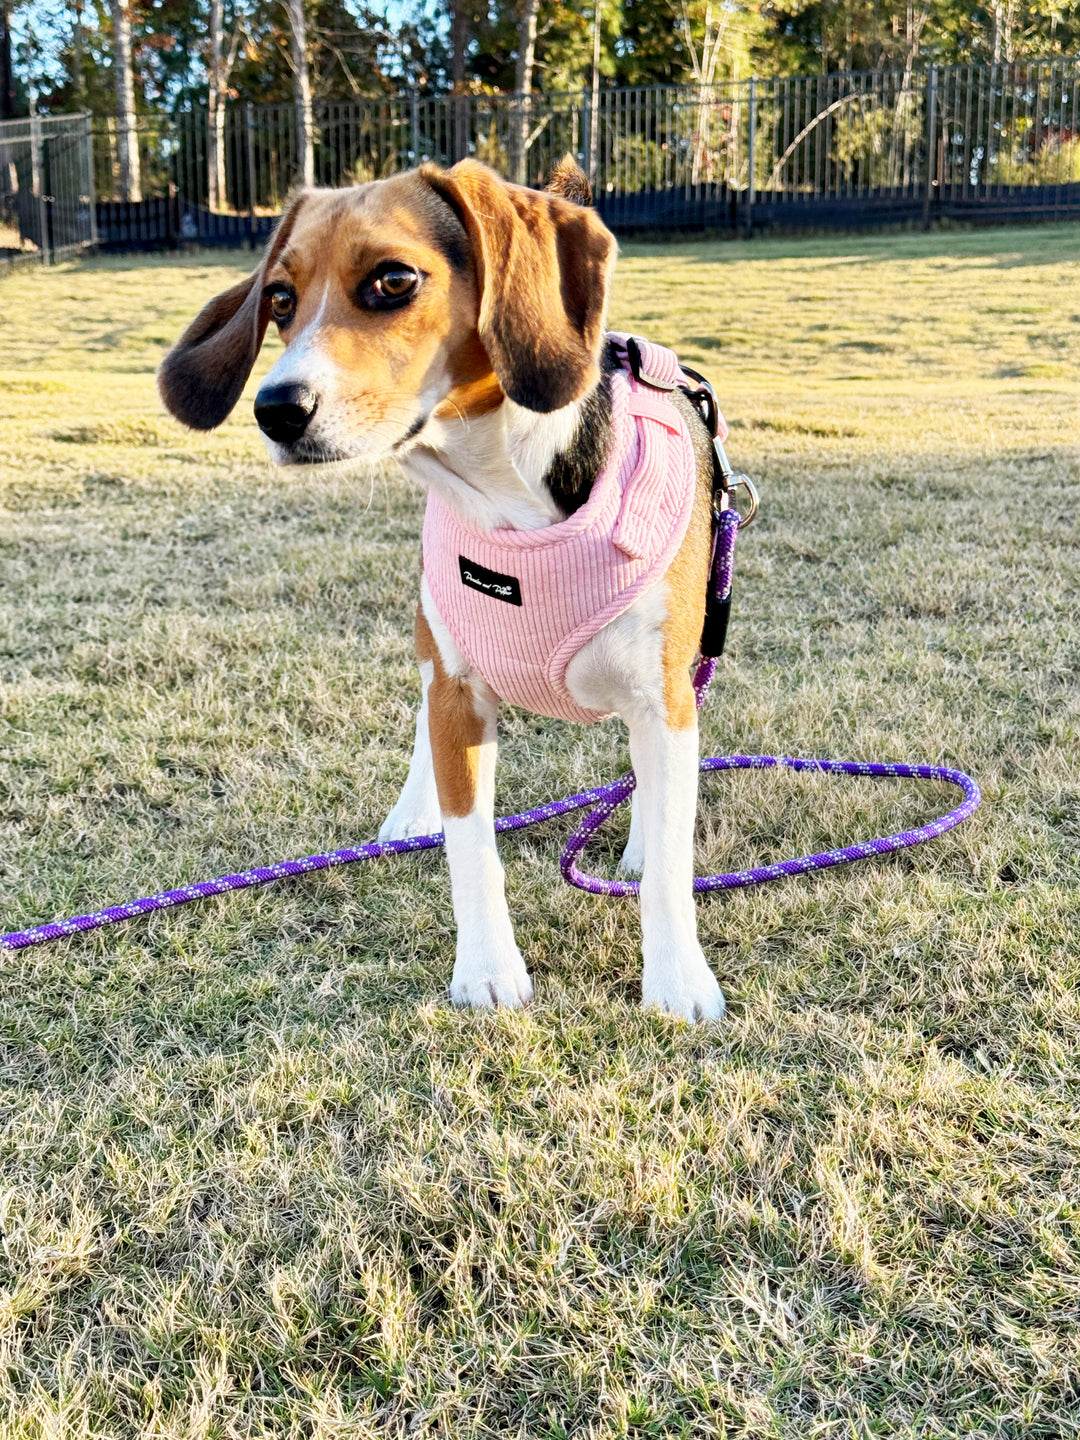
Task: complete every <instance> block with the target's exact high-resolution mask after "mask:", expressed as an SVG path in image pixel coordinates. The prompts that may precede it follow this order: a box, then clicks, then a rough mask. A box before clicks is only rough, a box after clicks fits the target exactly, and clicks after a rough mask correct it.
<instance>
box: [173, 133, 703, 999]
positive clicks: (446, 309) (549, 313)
mask: <svg viewBox="0 0 1080 1440" xmlns="http://www.w3.org/2000/svg"><path fill="white" fill-rule="evenodd" d="M589 199H590V196H589V192H588V184H587V181H586V180H585V177H584V175H583V174H582V173H581V172H580V170H578V169H577V167H576V165H574V164H573V162H572V161H569V160H568V161H566V162H563V163H562V165H561V166H559V167H557V168H556V172H555V175H554V179H553V183H552V185H551V187H550V188H549V189H548V190H547V191H533V190H529V189H525V188H523V187H519V186H516V185H511V184H508V183H507V182H505V181H503V180H502V179H500V178H499V177H498V176H497V175H496V174H494V172H492V171H491V170H489V169H487V168H486V167H485V166H483V165H481V164H479V163H478V162H477V161H474V160H464V161H462V162H461V163H460V164H457V165H455V166H454V167H453V168H452V169H449V170H443V169H440V168H438V167H435V166H432V165H423V166H421V167H420V168H419V169H417V170H411V171H408V172H406V173H404V174H399V175H395V176H393V177H392V178H390V179H386V180H377V181H373V182H371V183H369V184H364V185H359V186H356V187H353V188H350V189H342V190H304V191H300V192H299V193H297V194H295V195H294V196H293V197H292V198H291V199H290V201H289V203H288V205H287V207H286V209H285V213H284V215H283V216H282V219H281V221H280V223H279V225H278V227H277V229H276V231H275V233H274V235H273V237H272V239H271V240H270V242H269V245H268V248H267V250H266V253H265V255H264V257H263V260H262V263H261V264H260V265H259V267H258V269H257V270H256V271H255V272H254V274H252V275H251V276H249V277H248V278H247V279H246V280H243V281H242V282H241V283H240V284H238V285H235V286H233V287H232V289H230V290H227V291H225V293H224V294H222V295H219V296H217V297H216V298H215V299H213V300H211V301H210V303H209V304H208V305H207V306H206V307H205V308H204V309H203V311H202V312H201V313H200V314H199V316H198V317H197V318H196V319H195V320H194V321H193V323H192V324H191V325H190V326H189V328H188V329H187V331H186V332H185V333H184V335H183V336H182V338H181V339H180V340H179V342H178V343H177V344H176V346H175V347H174V348H173V349H172V351H171V352H170V353H169V355H168V356H167V358H166V359H165V361H164V363H163V365H162V367H161V371H160V374H159V384H160V389H161V394H162V397H163V399H164V401H165V404H166V405H167V407H168V408H169V410H170V411H171V412H172V413H173V415H175V416H176V417H177V418H178V419H179V420H181V421H182V422H183V423H184V424H186V425H188V426H191V427H193V428H195V429H199V430H208V429H212V428H213V427H215V426H217V425H220V424H221V423H222V421H223V420H224V419H225V418H226V416H227V415H228V414H229V412H230V411H231V410H232V408H233V406H234V405H235V404H236V401H237V400H238V399H239V397H240V393H241V391H242V389H243V387H244V384H245V382H246V380H247V378H248V376H249V374H250V371H251V368H252V366H253V364H254V362H255V358H256V355H257V354H258V351H259V347H260V345H261V343H262V340H263V336H264V335H265V332H266V328H267V326H268V325H269V324H270V323H271V322H273V323H274V324H275V325H276V326H277V327H278V330H279V332H280V335H281V337H282V339H283V341H284V342H285V349H284V352H283V353H282V355H281V357H280V359H279V360H278V361H277V363H276V364H275V365H274V367H273V369H272V370H271V371H270V372H269V374H268V375H267V377H266V379H265V380H264V381H263V383H262V385H261V386H260V388H259V392H258V396H257V398H256V401H255V418H256V420H257V422H258V424H259V426H260V428H261V430H262V431H263V434H264V436H265V439H266V444H267V448H268V450H269V452H270V455H271V457H272V458H273V460H274V461H275V462H276V463H278V464H282V465H298V464H318V463H320V462H323V461H331V460H334V461H340V460H353V459H355V460H362V461H366V462H369V463H377V462H380V461H384V460H386V459H389V458H390V457H393V458H394V459H396V460H397V461H398V462H399V463H400V465H401V466H402V468H403V469H404V470H405V472H406V474H407V475H409V476H411V477H413V478H414V479H415V480H416V481H418V482H419V483H420V484H422V485H423V486H425V487H427V489H428V491H429V494H430V496H431V497H433V498H432V499H429V515H430V513H431V511H430V507H431V505H432V504H433V503H434V501H435V500H437V501H438V502H439V504H440V505H441V506H442V507H444V510H445V513H446V514H447V515H448V516H452V517H453V518H454V521H455V523H458V524H460V525H462V526H465V527H467V528H468V532H469V533H470V534H472V535H474V536H480V537H483V536H491V537H496V538H497V537H499V536H502V537H506V536H507V533H508V532H523V533H525V532H534V531H542V530H544V529H546V528H547V527H553V526H558V525H565V524H567V523H568V522H572V521H573V517H575V516H576V515H578V514H579V512H583V507H585V506H587V504H588V502H589V498H590V495H591V493H592V490H593V485H594V482H595V481H596V480H597V477H598V475H599V474H600V472H601V470H602V469H603V467H604V465H605V457H606V455H607V451H608V448H609V446H610V444H611V443H612V424H613V420H612V393H613V364H612V360H611V353H610V346H609V342H608V338H607V336H606V335H605V328H604V318H605V310H606V305H607V298H608V288H609V284H610V281H611V274H612V268H613V265H614V261H615V254H616V244H615V240H614V237H613V236H612V235H611V233H610V232H609V231H608V230H607V229H606V228H605V226H604V225H603V223H602V222H601V221H600V219H599V217H598V216H597V215H596V213H595V211H594V210H592V209H591V208H589V205H588V203H587V202H588V201H589ZM579 202H585V203H579ZM652 403H653V406H654V409H655V408H656V407H660V410H658V411H657V414H658V415H659V419H660V420H661V421H663V420H664V416H665V415H666V416H667V417H668V423H669V425H671V426H672V427H673V429H679V427H680V426H681V431H680V433H681V434H682V435H683V436H684V437H685V439H686V440H687V442H688V443H689V445H690V447H691V450H692V454H691V470H692V475H691V479H690V482H689V487H686V486H684V489H687V488H688V489H689V492H690V493H689V494H688V499H687V509H688V512H689V518H688V520H685V531H684V533H682V536H681V539H680V540H679V541H678V543H677V545H676V547H675V549H674V551H673V553H672V554H671V555H670V557H669V558H668V559H666V560H665V562H664V568H663V571H662V573H660V574H658V575H657V576H655V577H654V578H653V579H651V580H650V581H649V583H648V584H647V585H645V586H644V588H643V589H641V591H640V593H638V594H636V596H635V598H634V600H633V603H632V604H630V605H629V606H628V608H625V609H623V610H622V612H621V613H619V614H618V615H617V616H616V617H615V618H613V619H612V620H611V621H610V623H605V624H604V625H603V626H602V628H600V629H599V631H598V632H597V633H596V634H594V635H592V636H591V638H589V639H588V640H587V641H586V642H585V643H584V644H583V645H582V646H581V647H580V648H578V649H577V650H576V653H574V654H573V655H572V656H571V657H570V658H569V660H568V662H567V663H566V666H565V673H564V677H563V682H562V683H563V687H564V690H565V693H566V695H567V696H568V697H569V700H568V703H570V704H571V705H572V706H576V707H578V708H580V710H581V711H582V712H583V713H585V714H586V715H587V716H588V718H592V716H594V715H602V714H608V713H615V714H618V715H619V716H621V717H622V719H623V720H624V721H625V723H626V725H627V727H628V730H629V740H630V754H631V758H632V762H633V766H634V770H635V772H636V775H637V790H636V792H635V795H634V805H633V810H632V815H631V826H630V838H629V843H628V845H627V847H626V852H625V854H624V856H623V862H622V863H623V868H624V869H625V870H627V871H630V872H640V873H641V876H642V879H641V926H642V948H643V959H644V968H643V976H642V1000H643V1003H644V1004H645V1005H646V1006H651V1007H656V1008H658V1009H660V1010H662V1011H666V1012H668V1013H670V1014H672V1015H676V1016H681V1017H683V1018H684V1019H686V1020H690V1021H695V1020H698V1021H700V1020H712V1019H715V1018H717V1017H718V1016H720V1015H721V1014H722V1013H723V1009H724V998H723V994H722V992H721V990H720V987H719V985H718V984H717V982H716V979H715V977H714V976H713V974H712V972H711V970H710V969H709V966H708V963H707V962H706V959H705V956H704V954H703V952H702V949H701V946H700V944H699V943H698V938H697V926H696V915H695V907H694V899H693V891H692V886H693V839H694V821H695V814H696V808H697V784H698V732H697V710H696V706H695V700H694V693H693V690H692V687H691V683H690V673H689V668H690V665H691V662H692V661H693V659H694V657H695V654H696V652H697V649H698V643H699V640H700V637H701V632H702V619H703V614H704V608H705V595H706V585H707V578H708V572H709V566H710V557H711V543H712V515H711V498H712V479H713V462H712V449H711V445H710V440H709V436H708V434H707V432H706V429H705V426H704V424H703V423H702V422H701V419H700V417H699V416H698V414H697V412H696V410H695V408H694V406H693V405H692V404H691V403H690V401H689V400H688V399H687V398H686V396H685V395H683V394H682V392H681V391H678V390H675V391H672V392H671V394H670V395H664V396H662V397H660V396H656V397H655V398H654V399H653V402H652ZM669 407H670V408H669ZM661 411H662V413H661ZM654 418H655V417H654ZM645 518H646V520H647V519H648V517H647V516H646V517H645ZM646 528H647V527H646ZM552 533H555V532H552ZM464 565H465V557H464V556H462V566H463V567H464ZM427 568H428V569H429V570H430V568H431V567H430V566H429V567H427ZM474 568H475V567H474ZM469 573H470V578H471V579H472V580H473V581H475V580H476V577H477V574H480V582H481V583H486V582H484V581H483V574H481V573H480V572H479V571H477V572H476V573H473V572H472V571H470V572H469ZM484 573H486V572H484ZM499 578H500V577H496V580H498V579H499ZM462 581H463V583H464V584H469V583H470V581H469V580H468V579H466V577H465V572H464V569H463V573H462ZM488 588H489V589H490V588H491V587H488ZM498 588H499V587H496V589H498ZM505 588H506V587H505V586H504V587H502V589H505ZM511 588H512V587H511ZM507 599H509V600H511V602H512V601H513V596H512V594H511V595H510V596H507V595H506V594H503V593H501V591H500V593H499V594H497V595H496V597H495V599H494V600H492V601H491V603H492V605H497V604H498V602H499V601H500V600H507ZM504 609H506V610H507V613H509V609H508V608H507V607H504ZM415 639H416V650H417V656H418V659H419V666H420V675H421V680H422V685H423V699H422V702H421V706H420V712H419V715H418V718H417V723H416V743H415V749H414V752H413V756H412V761H411V764H410V766H409V772H408V778H407V779H406V781H405V785H404V788H403V789H402V791H401V795H400V798H399V799H398V801H397V804H396V805H395V806H394V808H393V810H392V811H391V812H390V814H389V816H388V817H387V819H386V822H385V823H384V825H383V827H382V829H381V831H380V833H379V838H380V840H384V841H385V840H388V839H400V838H405V837H407V836H412V835H421V834H429V833H432V832H434V831H437V830H439V829H441V830H442V831H443V832H444V835H445V839H446V853H447V859H448V862H449V866H450V875H451V884H452V890H453V905H454V915H455V919H456V923H457V948H456V959H455V963H454V969H453V977H452V979H451V983H450V994H451V998H452V999H453V1001H454V1002H455V1003H457V1004H460V1005H475V1006H481V1007H493V1006H510V1007H512V1006H519V1005H524V1004H526V1003H527V1002H528V1001H529V999H530V998H531V996H532V993H533V986H532V981H531V980H530V978H529V973H528V971H527V969H526V967H525V962H524V960H523V959H522V956H521V952H520V951H519V949H518V946H517V943H516V941H515V939H514V932H513V928H512V926H511V922H510V916H509V912H508V910H507V904H506V898H505V890H504V878H503V869H502V866H501V864H500V862H499V857H498V853H497V850H496V844H495V829H494V819H493V813H494V776H495V754H496V715H497V711H498V707H499V702H500V698H506V697H505V696H502V697H500V695H499V694H498V693H496V689H495V688H494V687H493V685H492V684H491V683H490V681H489V680H488V679H487V678H485V676H484V675H483V674H482V673H480V670H479V668H478V666H477V665H476V664H474V663H473V662H472V661H470V659H469V658H468V656H467V655H466V654H465V653H464V651H463V649H462V647H461V645H460V644H459V643H458V642H457V641H456V640H455V638H454V635H453V634H452V633H451V628H450V626H449V625H448V624H447V623H446V619H445V618H444V616H443V615H441V614H440V610H439V607H438V605H437V604H436V602H435V599H434V596H433V592H432V585H431V584H430V583H429V577H428V576H427V575H425V576H423V577H422V579H421V586H420V604H419V608H418V610H417V615H416V629H415ZM548 713H551V712H548Z"/></svg>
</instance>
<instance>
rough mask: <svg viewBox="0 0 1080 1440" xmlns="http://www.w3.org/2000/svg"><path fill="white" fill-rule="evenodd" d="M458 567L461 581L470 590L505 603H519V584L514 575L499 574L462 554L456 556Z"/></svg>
mask: <svg viewBox="0 0 1080 1440" xmlns="http://www.w3.org/2000/svg"><path fill="white" fill-rule="evenodd" d="M458 567H459V568H460V570H461V583H462V584H463V585H467V586H468V587H469V589H470V590H479V591H480V593H481V595H491V596H492V597H493V598H494V599H495V600H504V601H505V602H506V604H507V605H520V604H521V584H520V582H519V581H518V579H517V577H516V576H514V575H500V574H499V573H498V572H497V571H495V570H488V569H487V568H486V567H485V566H483V565H478V564H477V563H476V561H475V560H466V558H465V556H464V555H459V556H458Z"/></svg>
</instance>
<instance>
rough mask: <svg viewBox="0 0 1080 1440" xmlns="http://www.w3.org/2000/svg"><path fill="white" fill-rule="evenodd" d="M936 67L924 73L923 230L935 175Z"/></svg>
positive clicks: (926, 220)
mask: <svg viewBox="0 0 1080 1440" xmlns="http://www.w3.org/2000/svg"><path fill="white" fill-rule="evenodd" d="M936 160H937V66H936V65H931V66H930V69H929V70H928V71H927V72H926V176H925V179H924V182H923V207H922V223H923V229H924V230H929V229H930V194H931V191H932V190H933V188H934V177H935V174H936V173H937V165H936Z"/></svg>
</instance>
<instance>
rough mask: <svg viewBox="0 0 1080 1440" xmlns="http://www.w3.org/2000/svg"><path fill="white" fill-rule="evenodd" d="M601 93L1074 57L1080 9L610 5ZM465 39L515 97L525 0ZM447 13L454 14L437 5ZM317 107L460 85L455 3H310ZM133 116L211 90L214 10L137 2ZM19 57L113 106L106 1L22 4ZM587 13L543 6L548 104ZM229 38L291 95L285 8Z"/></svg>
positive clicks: (606, 3) (569, 76)
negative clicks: (706, 62)
mask: <svg viewBox="0 0 1080 1440" xmlns="http://www.w3.org/2000/svg"><path fill="white" fill-rule="evenodd" d="M598 3H599V4H600V17H601V57H600V74H601V78H602V80H603V81H604V82H605V83H614V84H619V85H651V84H666V83H676V82H679V83H681V82H687V81H692V80H694V79H695V78H696V77H697V76H698V71H697V69H696V61H698V60H700V57H701V55H702V53H703V50H704V49H707V48H708V46H709V44H710V37H717V36H718V37H719V41H718V49H717V66H716V69H715V73H714V78H715V79H724V78H731V77H734V78H741V77H745V76H746V75H748V74H750V73H753V72H756V73H758V74H761V75H768V74H781V73H792V72H797V73H798V72H815V71H830V70H838V69H839V70H843V69H846V70H859V69H872V68H876V67H881V66H901V67H903V66H905V65H913V64H916V63H926V62H927V61H929V60H937V61H940V62H943V63H953V62H962V61H969V60H970V61H982V60H986V59H991V58H995V57H998V58H1015V59H1022V58H1024V57H1032V56H1043V55H1050V54H1068V53H1075V51H1076V50H1078V49H1080V0H1053V3H1047V0H983V3H974V4H971V3H967V0H923V3H922V4H921V5H919V4H917V3H911V0H773V3H770V4H767V5H763V4H760V3H755V0H727V3H720V0H598ZM460 4H461V5H463V6H464V7H465V10H464V12H463V13H464V18H465V21H466V29H467V32H468V50H467V55H466V72H467V83H468V86H469V88H472V89H476V90H479V91H508V90H512V88H513V84H514V64H515V57H516V51H517V43H518V30H517V26H518V18H519V4H520V0H493V3H492V4H490V5H487V4H484V5H481V4H479V0H460ZM439 7H443V8H439ZM307 8H308V27H309V38H310V44H311V52H312V53H311V71H312V77H313V89H314V94H315V97H316V98H317V99H346V98H349V97H352V96H355V95H357V94H379V93H386V92H387V91H389V90H394V89H399V88H401V87H411V86H414V87H416V88H418V89H420V90H422V91H434V90H443V89H446V88H447V87H448V84H449V72H450V63H449V51H448V43H449V41H448V24H449V15H450V12H451V9H454V8H457V6H456V4H455V0H404V3H400V4H397V5H395V6H393V7H388V8H378V7H377V5H370V4H364V3H361V0H307ZM131 12H132V17H133V31H134V40H135V69H136V75H135V79H136V91H137V104H138V107H139V108H140V109H142V110H147V109H161V108H162V107H166V108H175V107H176V106H178V105H181V104H185V103H189V102H191V101H195V100H200V99H202V98H203V97H204V96H205V92H206V60H207V55H208V41H207V32H208V0H131ZM18 14H19V16H21V19H20V20H19V23H20V25H21V27H22V34H23V40H22V43H21V45H20V47H19V51H18V55H17V59H18V61H19V70H20V76H21V80H22V82H23V85H24V88H25V85H26V84H27V83H29V84H30V85H31V88H32V89H33V90H34V92H35V94H36V96H37V99H38V103H39V106H40V108H41V109H42V110H64V109H78V108H90V109H92V110H94V111H95V112H97V113H108V112H109V111H110V110H111V109H112V106H113V103H114V97H113V85H112V73H111V66H112V60H111V43H112V37H111V20H110V12H109V5H108V3H107V0H77V3H74V4H64V3H63V0H23V4H22V7H21V9H20V11H19V12H18ZM593 15H594V10H593V7H592V6H591V5H584V6H566V5H562V4H556V3H555V0H542V3H541V5H540V13H539V24H538V30H537V40H536V65H535V71H534V85H535V87H536V88H538V89H541V90H544V91H546V92H547V93H549V94H553V93H557V92H562V91H567V90H579V89H581V88H583V87H586V86H587V85H588V84H589V83H590V79H591V72H592V49H593ZM225 28H226V31H227V32H228V34H229V35H234V34H237V35H238V37H239V39H240V44H239V48H238V55H237V61H236V64H235V65H234V67H233V71H232V74H231V76H230V86H231V91H232V94H233V95H234V96H235V98H237V99H240V100H251V101H255V102H259V101H268V100H279V101H287V100H290V99H291V97H292V63H291V59H290V56H289V43H288V34H287V31H286V22H285V8H284V6H283V5H282V3H281V0H226V5H225Z"/></svg>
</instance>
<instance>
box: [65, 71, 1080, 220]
mask: <svg viewBox="0 0 1080 1440" xmlns="http://www.w3.org/2000/svg"><path fill="white" fill-rule="evenodd" d="M219 123H220V131H218V130H217V129H216V128H214V127H213V125H212V122H211V119H210V117H209V116H208V114H207V113H206V112H205V111H189V112H185V113H183V114H181V115H177V116H175V117H169V118H166V117H159V116H147V117H140V118H139V120H138V122H137V148H138V152H139V162H140V163H139V184H140V199H139V200H138V202H133V201H131V200H125V198H124V196H125V186H126V184H127V183H128V182H129V181H130V176H127V177H125V174H124V166H123V147H122V146H121V145H119V144H118V137H117V134H116V125H115V122H114V121H112V120H96V121H95V122H94V126H93V141H94V173H95V186H96V190H97V193H98V195H99V197H101V201H102V203H101V204H100V205H99V208H98V221H99V228H100V232H101V240H102V243H104V244H109V245H131V244H136V245H138V244H143V245H152V244H160V243H162V242H165V243H179V242H182V241H195V242H201V243H211V244H223V243H224V244H228V243H241V242H243V241H245V240H258V239H260V238H262V236H263V235H265V234H266V233H267V231H268V229H269V228H270V225H271V223H272V217H274V216H275V215H277V214H278V213H279V211H280V207H281V203H282V200H283V198H284V196H285V194H286V193H287V191H288V190H289V188H290V186H291V185H293V184H294V183H295V182H296V181H297V179H298V178H300V177H301V176H302V175H303V173H304V170H305V158H306V156H305V151H308V152H309V156H308V157H307V158H308V164H309V166H310V173H312V174H313V176H314V179H315V183H316V184H320V185H342V184H349V183H354V182H358V181H363V180H369V179H375V178H379V177H381V176H385V175H388V174H392V173H393V172H394V171H397V170H400V169H403V168H406V167H408V166H410V165H415V164H417V163H419V162H420V161H422V160H434V161H436V162H438V163H441V164H451V163H453V162H454V161H455V160H457V159H460V158H461V157H462V156H463V155H475V156H477V157H478V158H480V159H482V160H485V161H487V162H488V163H489V164H491V165H493V166H494V167H495V168H496V169H498V170H500V171H501V172H502V173H503V174H506V175H509V176H511V177H512V178H514V179H516V180H519V181H520V182H522V183H526V184H539V183H542V181H543V178H544V176H545V175H546V173H547V171H548V169H549V167H550V165H551V164H552V162H553V161H554V160H555V159H557V158H558V157H560V156H561V155H563V154H565V153H566V152H567V151H569V152H570V153H571V154H574V155H576V156H578V158H579V159H580V161H581V163H582V164H583V165H584V167H585V168H586V170H587V171H588V173H589V174H590V176H591V177H592V180H593V185H594V190H595V193H596V199H597V205H598V208H599V209H600V211H601V213H602V214H603V215H604V217H605V219H606V220H607V221H608V222H609V223H610V224H611V225H613V226H614V228H615V229H617V230H620V231H622V232H623V233H627V232H633V231H644V230H695V229H697V230H700V229H730V228H747V229H750V228H754V229H760V228H772V227H782V228H793V227H801V226H811V227H817V228H829V227H836V226H843V227H848V226H854V225H866V224H870V225H876V224H882V223H915V224H919V223H921V224H928V223H931V222H932V221H933V220H934V219H936V218H945V217H955V218H962V219H967V220H974V221H979V220H1007V219H1017V218H1027V217H1031V218H1055V217H1066V216H1080V60H1053V61H1045V62H1041V63H1038V64H1034V63H1024V64H1011V65H1005V64H998V65H987V66H981V67H980V66H956V67H931V68H929V69H928V70H926V71H923V72H910V71H876V72H873V73H867V74H850V73H846V74H833V75H812V76H785V77H778V78H771V79H750V80H746V81H739V82H728V83H724V84H719V85H709V86H649V87H637V88H621V89H607V90H601V91H600V92H599V94H598V95H597V96H596V97H593V96H592V95H591V94H590V93H589V92H584V93H581V94H574V95H554V96H548V95H525V96H520V95H518V96H514V95H475V96H473V95H470V96H439V97H428V96H421V95H417V94H404V95H397V96H387V97H380V98H375V99H358V100H353V101H348V102H341V103H333V104H323V105H316V106H315V107H314V109H313V112H312V116H311V121H310V125H308V124H306V123H305V121H304V119H303V117H302V115H300V114H299V113H298V112H297V110H296V109H295V108H294V107H293V106H289V105H272V106H255V105H250V104H249V105H239V104H234V105H229V106H226V108H225V113H224V117H223V119H222V120H221V121H220V122H219ZM127 193H128V194H130V193H131V192H130V188H128V189H127ZM212 198H213V203H211V199H212Z"/></svg>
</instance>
